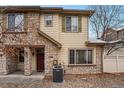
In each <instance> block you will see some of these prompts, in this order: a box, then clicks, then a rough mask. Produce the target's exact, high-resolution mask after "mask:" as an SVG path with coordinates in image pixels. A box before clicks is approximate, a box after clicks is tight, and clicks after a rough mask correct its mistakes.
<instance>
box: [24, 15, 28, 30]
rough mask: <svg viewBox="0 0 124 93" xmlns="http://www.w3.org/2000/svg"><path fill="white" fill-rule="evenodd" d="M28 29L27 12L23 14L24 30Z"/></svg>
mask: <svg viewBox="0 0 124 93" xmlns="http://www.w3.org/2000/svg"><path fill="white" fill-rule="evenodd" d="M27 30H28V17H27V14H24V31H27Z"/></svg>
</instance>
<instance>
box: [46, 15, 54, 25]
mask: <svg viewBox="0 0 124 93" xmlns="http://www.w3.org/2000/svg"><path fill="white" fill-rule="evenodd" d="M52 21H53V17H52V15H45V25H46V26H52Z"/></svg>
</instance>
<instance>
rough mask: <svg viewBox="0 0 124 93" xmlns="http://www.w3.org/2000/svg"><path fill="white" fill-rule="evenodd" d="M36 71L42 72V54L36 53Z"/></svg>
mask: <svg viewBox="0 0 124 93" xmlns="http://www.w3.org/2000/svg"><path fill="white" fill-rule="evenodd" d="M37 71H38V72H43V71H44V53H37Z"/></svg>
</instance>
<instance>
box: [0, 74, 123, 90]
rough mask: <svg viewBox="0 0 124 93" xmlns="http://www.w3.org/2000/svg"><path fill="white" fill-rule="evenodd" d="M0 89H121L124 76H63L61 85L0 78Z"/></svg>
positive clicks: (35, 79)
mask: <svg viewBox="0 0 124 93" xmlns="http://www.w3.org/2000/svg"><path fill="white" fill-rule="evenodd" d="M0 87H9V88H11V87H13V88H20V87H23V88H28V87H29V88H31V87H33V88H43V87H45V88H52V87H53V88H123V87H124V74H96V75H65V76H64V81H63V83H53V82H52V77H44V75H42V74H37V75H32V76H23V75H21V76H19V75H15V76H14V75H6V76H0Z"/></svg>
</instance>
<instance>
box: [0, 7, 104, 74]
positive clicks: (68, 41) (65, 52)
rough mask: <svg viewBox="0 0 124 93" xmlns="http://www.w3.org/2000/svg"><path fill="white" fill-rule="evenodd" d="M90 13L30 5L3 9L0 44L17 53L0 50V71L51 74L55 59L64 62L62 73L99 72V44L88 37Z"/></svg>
mask: <svg viewBox="0 0 124 93" xmlns="http://www.w3.org/2000/svg"><path fill="white" fill-rule="evenodd" d="M1 8H3V7H1ZM93 13H94V11H91V10H67V9H63V8H41V7H34V6H33V7H21V6H20V7H8V8H6V9H5V10H4V11H3V13H1V14H0V17H1V18H2V17H4V20H3V23H4V28H5V29H4V30H5V35H8V36H7V38H6V39H5V41H4V42H3V45H4V46H6V47H8V48H11V47H14V49H15V48H16V49H17V50H18V51H17V50H15V52H17V53H18V56H12V54H5V53H3V52H2V49H1V52H0V53H1V54H0V55H1V59H0V60H1V61H0V74H9V73H13V72H15V71H18V70H19V71H24V74H25V75H31V74H32V72H37V71H38V72H44V73H45V74H51V73H52V67H53V65H52V64H53V62H54V61H56V60H58V62H59V63H63V64H64V66H63V67H64V70H65V74H84V73H101V72H102V47H101V45H102V43H101V44H100V42H89V40H88V38H89V37H88V27H89V26H88V24H89V23H88V22H89V18H90V16H92V14H93ZM20 24H21V25H20ZM18 25H19V26H18ZM13 28H16V29H13ZM13 36H16V37H17V39H16V40H15V39H12V37H13ZM18 37H20V38H21V39H18ZM22 41H23V42H22ZM23 55H24V56H23Z"/></svg>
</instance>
